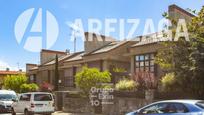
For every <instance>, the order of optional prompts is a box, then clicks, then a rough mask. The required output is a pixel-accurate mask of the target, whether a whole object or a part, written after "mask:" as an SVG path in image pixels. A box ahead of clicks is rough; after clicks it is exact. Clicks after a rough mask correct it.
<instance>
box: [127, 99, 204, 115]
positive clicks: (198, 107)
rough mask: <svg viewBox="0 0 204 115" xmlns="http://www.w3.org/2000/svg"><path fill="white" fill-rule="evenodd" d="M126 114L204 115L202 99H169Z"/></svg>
mask: <svg viewBox="0 0 204 115" xmlns="http://www.w3.org/2000/svg"><path fill="white" fill-rule="evenodd" d="M126 115H204V101H202V100H167V101H159V102H155V103H152V104H150V105H147V106H145V107H142V108H141V109H138V110H136V111H133V112H130V113H127V114H126Z"/></svg>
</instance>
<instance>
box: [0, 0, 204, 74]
mask: <svg viewBox="0 0 204 115" xmlns="http://www.w3.org/2000/svg"><path fill="white" fill-rule="evenodd" d="M171 4H176V5H178V6H180V7H182V8H184V9H186V8H190V9H193V10H194V9H195V10H197V11H199V10H200V9H201V8H202V6H203V5H204V0H1V1H0V70H5V68H7V67H9V68H10V69H11V70H18V69H23V70H25V64H26V63H34V64H39V62H40V54H39V52H31V51H28V50H26V49H25V48H24V46H23V45H22V44H19V43H18V41H17V39H16V36H15V32H14V28H15V23H16V20H17V19H18V17H19V16H20V15H21V14H22V13H23V12H24V11H26V10H27V9H30V8H36V9H37V8H42V9H46V10H48V11H49V12H50V13H52V15H53V16H54V17H55V19H56V21H57V23H58V27H59V33H58V37H57V39H56V42H55V43H54V44H53V45H52V46H51V47H50V48H49V49H51V50H60V51H65V50H66V49H69V50H70V51H71V52H73V48H74V46H73V41H71V40H70V38H71V33H72V31H71V29H70V27H69V26H68V25H67V23H72V22H74V21H75V19H81V20H82V22H83V27H84V30H85V31H88V29H87V27H88V19H98V20H101V21H102V22H103V23H102V32H101V34H104V33H103V31H104V28H105V27H104V20H105V19H107V18H108V19H112V18H114V19H117V20H119V19H124V20H127V19H140V20H141V21H140V24H139V27H138V28H137V30H136V32H135V33H134V34H133V36H132V37H134V36H137V35H140V34H141V33H142V31H143V29H144V23H145V20H146V19H149V18H151V19H153V21H154V23H155V25H156V24H157V23H158V21H159V20H160V19H162V18H163V17H162V13H163V12H165V11H167V10H168V6H169V5H171ZM21 23H22V25H23V22H21ZM20 25H21V24H20ZM43 26H44V25H43ZM113 26H114V28H115V29H116V31H115V32H112V33H111V34H110V36H112V37H115V38H118V34H119V29H118V28H119V24H118V23H116V24H115V25H113ZM22 27H23V26H22ZM19 28H20V29H21V27H19ZM42 28H43V27H42ZM124 28H125V34H127V32H128V30H129V29H130V28H131V25H128V24H126V23H125V26H124ZM17 29H18V28H17ZM36 45H37V44H36ZM76 48H77V49H76V50H77V51H82V50H83V41H82V40H81V39H80V38H78V39H77V47H76Z"/></svg>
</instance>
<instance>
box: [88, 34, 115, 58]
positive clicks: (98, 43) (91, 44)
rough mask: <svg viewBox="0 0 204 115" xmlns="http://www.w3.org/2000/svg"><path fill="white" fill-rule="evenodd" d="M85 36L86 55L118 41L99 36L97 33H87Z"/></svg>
mask: <svg viewBox="0 0 204 115" xmlns="http://www.w3.org/2000/svg"><path fill="white" fill-rule="evenodd" d="M84 34H85V41H84V50H85V53H86V54H87V53H90V52H92V51H94V50H96V49H98V48H100V47H103V46H104V45H107V44H109V43H111V42H113V41H116V40H115V39H113V38H111V37H107V36H104V35H98V34H95V33H90V32H85V33H84Z"/></svg>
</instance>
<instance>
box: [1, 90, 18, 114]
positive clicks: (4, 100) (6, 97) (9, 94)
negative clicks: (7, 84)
mask: <svg viewBox="0 0 204 115" xmlns="http://www.w3.org/2000/svg"><path fill="white" fill-rule="evenodd" d="M16 97H17V96H16V93H15V92H14V91H11V90H0V113H2V112H4V113H5V112H11V105H12V103H13V101H12V100H13V99H16Z"/></svg>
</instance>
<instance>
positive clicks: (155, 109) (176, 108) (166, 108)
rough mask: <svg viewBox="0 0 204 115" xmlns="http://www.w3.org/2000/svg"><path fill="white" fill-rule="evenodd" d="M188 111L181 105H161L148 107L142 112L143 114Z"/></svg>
mask: <svg viewBox="0 0 204 115" xmlns="http://www.w3.org/2000/svg"><path fill="white" fill-rule="evenodd" d="M186 112H188V109H187V107H186V106H185V105H183V104H181V103H159V104H154V105H151V106H149V107H146V108H144V109H142V110H141V111H140V113H142V114H164V113H186Z"/></svg>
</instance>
